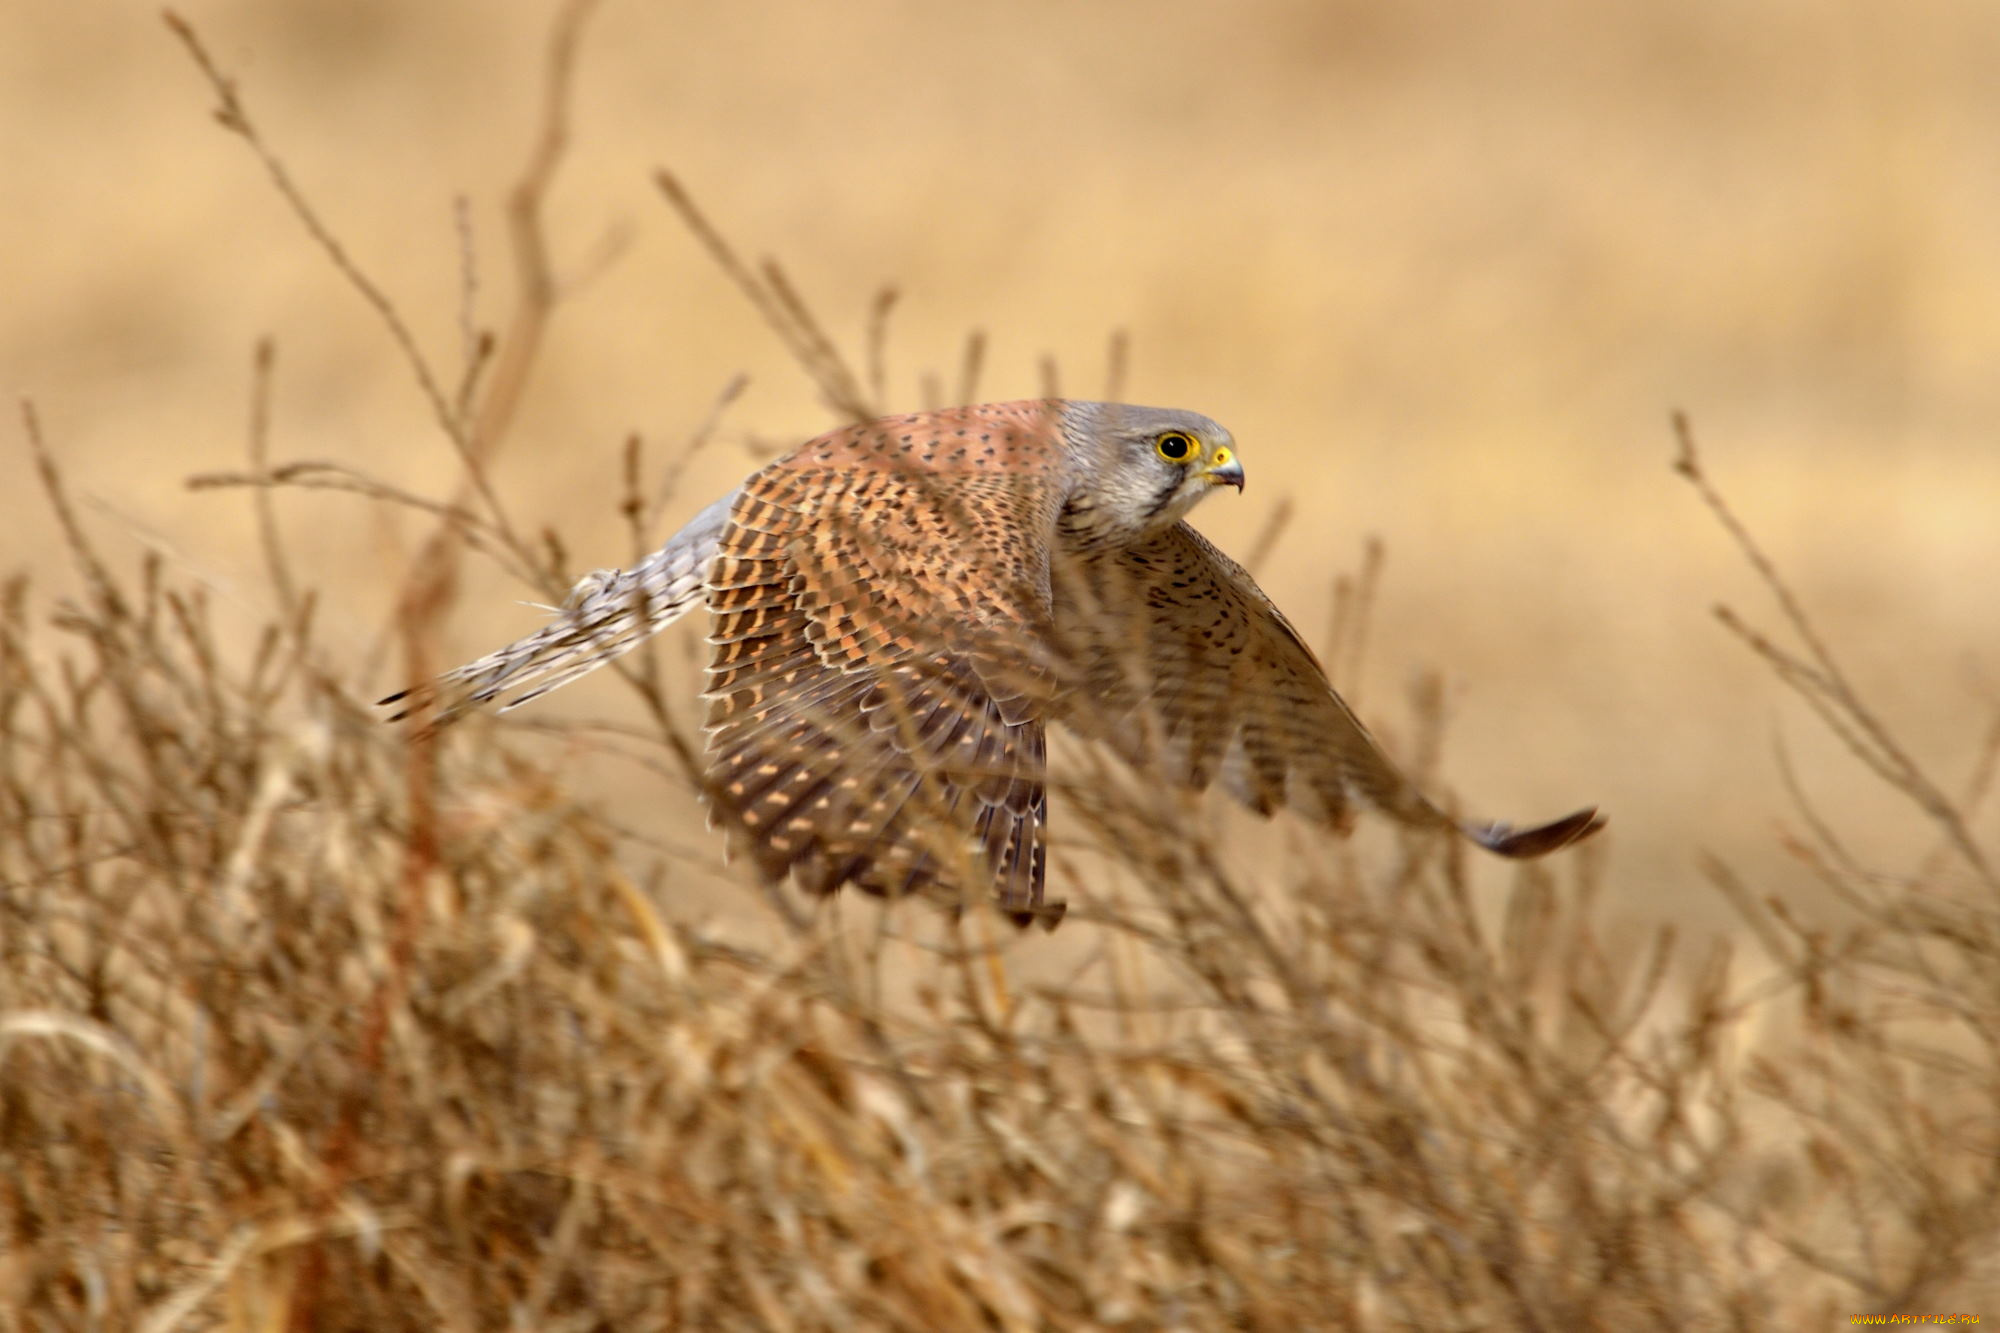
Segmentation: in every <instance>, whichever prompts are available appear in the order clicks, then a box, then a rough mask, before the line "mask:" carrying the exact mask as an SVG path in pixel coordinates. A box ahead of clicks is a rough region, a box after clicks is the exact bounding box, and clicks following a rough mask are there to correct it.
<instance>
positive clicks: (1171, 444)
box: [1153, 430, 1200, 463]
mask: <svg viewBox="0 0 2000 1333" xmlns="http://www.w3.org/2000/svg"><path fill="white" fill-rule="evenodd" d="M1153 447H1154V448H1155V449H1157V450H1159V451H1160V457H1162V458H1164V459H1166V460H1167V461H1168V462H1169V463H1185V462H1187V461H1188V460H1189V459H1190V458H1193V457H1194V456H1195V454H1197V453H1198V452H1200V451H1199V450H1198V449H1197V448H1196V447H1195V442H1194V437H1193V436H1192V435H1189V434H1187V433H1186V432H1185V431H1178V430H1170V431H1168V432H1167V433H1166V434H1165V435H1162V436H1161V437H1160V438H1159V439H1157V440H1155V441H1153Z"/></svg>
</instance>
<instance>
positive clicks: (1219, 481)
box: [1208, 458, 1243, 494]
mask: <svg viewBox="0 0 2000 1333" xmlns="http://www.w3.org/2000/svg"><path fill="white" fill-rule="evenodd" d="M1208 482H1209V485H1211V486H1234V487H1235V488H1236V490H1237V493H1238V494H1241V493H1242V491H1243V465H1242V464H1241V463H1239V462H1237V461H1236V460H1235V459H1233V458H1232V459H1230V460H1229V461H1228V462H1227V463H1224V464H1223V465H1222V466H1221V467H1213V468H1210V469H1209V470H1208Z"/></svg>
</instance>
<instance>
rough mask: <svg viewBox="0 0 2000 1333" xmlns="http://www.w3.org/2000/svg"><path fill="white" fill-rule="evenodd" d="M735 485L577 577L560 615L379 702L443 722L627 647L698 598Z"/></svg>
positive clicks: (515, 703)
mask: <svg viewBox="0 0 2000 1333" xmlns="http://www.w3.org/2000/svg"><path fill="white" fill-rule="evenodd" d="M737 494H738V492H737V491H731V492H730V493H729V494H727V495H725V496H723V497H722V498H721V499H720V500H717V501H716V502H715V503H714V504H712V505H710V506H709V507H708V508H706V509H704V510H702V511H701V513H699V514H697V515H695V517H694V519H693V520H692V521H691V522H689V523H688V525H687V526H686V527H684V528H682V529H681V530H680V531H679V532H677V533H675V534H674V535H673V536H672V537H671V538H669V539H668V540H667V544H666V545H665V546H662V547H661V548H660V549H659V550H657V551H655V552H653V554H651V555H649V556H647V557H646V558H645V559H644V560H642V561H640V562H639V563H638V564H636V565H634V566H633V567H632V568H630V569H614V570H604V571H599V572H598V573H596V574H592V575H590V576H588V577H587V578H585V579H584V580H583V581H582V582H580V583H578V584H577V586H576V588H575V589H574V590H573V591H572V592H571V593H570V596H569V600H568V602H566V603H565V604H564V606H563V608H562V610H561V613H560V614H559V616H558V618H557V619H555V620H553V621H551V622H550V623H549V624H547V625H544V626H543V627H542V628H541V629H539V630H536V631H535V632H534V633H533V634H530V635H528V636H527V637H525V638H521V639H516V640H515V641H514V642H513V643H510V644H508V645H507V646H506V647H505V648H501V649H499V650H497V651H495V652H491V653H488V654H487V655H486V656H484V657H482V658H480V659H479V660H478V661H476V662H468V663H466V664H465V665H464V666H462V667H457V668H455V669H453V670H451V671H447V672H445V673H444V674H443V675H442V676H439V677H438V678H437V679H436V680H434V681H432V682H430V683H429V684H426V685H419V686H416V687H415V688H413V689H408V690H403V691H400V692H399V693H396V694H392V695H390V696H389V697H388V698H386V699H384V700H382V701H381V703H382V705H384V706H387V705H390V704H401V705H402V707H401V708H400V709H398V710H397V711H396V712H395V713H393V714H391V715H390V717H389V720H390V721H391V722H394V721H396V720H398V719H400V718H404V717H408V716H409V715H410V714H412V713H418V712H429V713H430V714H431V726H432V727H441V726H444V725H445V724H446V723H448V722H451V721H454V720H455V719H457V718H459V717H462V716H464V715H465V714H466V713H468V712H470V711H471V710H473V709H474V708H477V707H479V706H480V705H481V704H485V703H490V702H492V701H493V700H494V699H496V698H498V697H499V696H500V695H502V694H504V693H506V692H507V691H509V690H513V691H516V693H515V694H514V695H513V697H512V698H510V699H508V700H507V701H506V702H505V703H503V704H501V705H500V708H499V711H500V712H503V713H504V712H506V711H507V710H508V709H510V708H519V707H520V706H521V705H522V704H524V703H527V702H528V701H529V700H530V699H539V698H541V697H542V696H543V695H544V694H547V693H548V692H549V691H550V690H553V689H556V688H557V687H558V686H562V685H567V684H569V682H571V681H573V680H575V679H576V678H577V677H578V676H581V675H583V674H584V673H586V672H589V671H595V670H596V669H597V668H598V667H601V666H603V665H604V664H605V663H606V662H609V661H610V660H611V659H612V658H614V657H618V656H621V655H623V654H625V653H629V652H631V651H632V650H633V649H634V648H636V647H638V646H639V645H640V644H641V643H643V642H645V640H646V639H647V638H648V637H649V636H651V635H654V634H657V633H659V632H660V631H661V630H663V629H665V628H666V627H667V626H668V625H671V624H673V623H674V621H676V620H678V619H680V618H681V617H682V616H683V615H685V614H687V613H688V612H689V611H690V610H692V609H694V608H695V607H697V606H699V605H701V601H702V581H703V578H704V577H705V576H706V574H707V572H708V562H709V561H710V560H712V559H713V558H714V557H715V552H716V548H717V543H718V542H719V540H720V539H721V536H722V529H723V527H724V525H725V524H726V523H727V522H728V520H729V510H730V507H731V506H732V505H734V504H735V503H736V496H737Z"/></svg>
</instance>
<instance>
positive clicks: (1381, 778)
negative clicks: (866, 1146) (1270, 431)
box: [382, 399, 1603, 926]
mask: <svg viewBox="0 0 2000 1333" xmlns="http://www.w3.org/2000/svg"><path fill="white" fill-rule="evenodd" d="M1243 478H1244V473H1243V463H1242V460H1241V459H1240V458H1239V457H1238V454H1237V447H1236V442H1235V440H1234V439H1233V438H1232V437H1231V436H1230V434H1229V432H1228V431H1226V430H1224V429H1223V428H1222V427H1221V426H1219V425H1217V424H1216V423H1215V422H1214V421H1211V420H1210V419H1209V418H1207V417H1205V416H1201V415H1199V414H1197V413H1194V412H1186V411H1177V410H1171V409H1164V408H1150V407H1130V406H1125V405H1122V404H1117V403H1095V402H1072V401H1063V400H1053V399H1047V400H1032V401H1025V402H1012V403H993V404H986V405H982V406H974V407H957V408H951V409H947V410H944V411H937V412H924V413H919V414H916V415H911V416H898V417H887V418H884V419H882V420H879V421H873V422H869V423H866V424H863V425H854V426H848V427H845V428H843V429H840V430H835V431H832V432H829V433H828V434H825V435H822V436H820V437H818V438H817V439H813V440H809V441H807V442H806V443H805V444H803V445H801V446H799V447H798V448H797V449H795V450H794V451H792V452H791V453H790V454H788V455H786V456H784V457H782V458H779V459H778V460H776V461H775V462H772V463H770V464H768V465H767V466H765V467H763V468H761V469H759V470H758V471H757V472H755V473H754V474H752V475H751V476H750V477H749V479H748V480H746V481H745V482H744V483H743V484H742V485H741V486H739V487H738V488H737V489H736V490H734V491H731V492H730V493H729V494H727V495H725V496H723V497H722V498H721V499H719V500H717V501H716V502H715V503H714V504H711V505H710V506H708V508H706V509H704V510H703V511H702V512H701V513H700V514H698V515H696V516H695V518H694V520H693V521H692V522H690V523H689V524H688V525H687V526H686V527H685V528H683V529H682V530H681V531H680V532H679V533H677V534H676V535H675V536H674V537H673V538H672V540H670V541H668V542H667V544H666V545H665V546H663V547H661V548H660V549H659V550H658V551H656V552H654V553H653V554H652V555H651V556H649V557H647V558H646V559H645V560H644V561H641V562H640V563H639V564H637V565H635V566H634V567H633V568H631V569H628V570H613V571H607V572H601V573H598V574H595V575H592V576H590V577H589V578H587V579H585V580H584V581H583V582H582V583H580V584H579V585H578V588H577V590H576V592H574V593H572V595H571V597H570V600H569V603H568V605H567V606H566V607H565V608H564V609H563V610H562V612H561V613H560V615H559V617H558V618H557V619H556V620H555V621H553V622H552V623H550V624H548V625H546V626H545V627H543V628H542V629H540V630H538V631H536V632H535V633H533V634H531V635H529V636H527V637H526V638H523V639H521V640H519V641H517V642H515V643H512V644H509V645H508V646H507V647H505V648H502V649H500V650H499V651H498V652H494V653H490V654H488V655H487V656H485V657H482V658H480V659H479V660H478V661H476V662H472V663H469V664H467V665H465V666H462V667H459V668H458V669H457V670H455V671H451V672H448V673H447V674H445V675H444V676H441V677H439V678H438V679H437V680H436V681H435V682H433V683H432V684H430V685H428V686H423V687H419V688H418V689H416V690H413V691H405V692H403V693H402V694H397V695H392V696H390V698H388V699H385V700H383V701H382V702H383V703H384V704H385V705H387V704H396V703H401V704H403V708H402V711H400V712H397V713H396V714H395V717H398V718H400V717H404V716H408V715H410V714H411V713H412V712H417V711H424V712H427V713H428V714H429V716H430V718H431V720H432V723H433V725H439V724H442V723H445V722H449V721H450V720H452V719H453V718H455V717H457V716H459V715H461V714H462V713H464V712H465V711H467V710H469V709H471V708H473V707H476V706H477V705H480V704H484V703H488V702H490V701H492V700H494V699H496V698H499V697H500V696H501V695H503V694H510V695H511V697H509V698H508V699H506V701H505V702H503V703H502V704H501V708H503V709H506V708H513V707H516V706H518V705H520V704H523V703H526V702H527V701H528V700H530V699H533V698H536V697H538V696H539V695H542V694H545V693H547V692H548V691H549V690H552V689H555V688H556V687H557V686H559V685H563V684H566V683H567V682H569V681H571V680H574V679H576V677H578V676H580V675H582V674H584V673H585V672H587V671H590V670H592V669H594V668H596V667H599V666H601V665H603V664H604V663H605V662H608V661H610V660H611V659H612V658H614V657H617V656H618V655H619V654H621V653H624V652H627V651H629V650H630V649H631V648H633V647H634V646H635V645H637V644H638V643H639V642H641V641H642V640H643V639H645V638H646V637H647V636H648V635H651V634H654V633H656V632H658V631H659V630H661V629H662V628H664V627H665V626H666V625H668V624H669V623H671V622H672V621H674V620H675V619H677V618H678V617H680V616H681V615H683V614H684V613H686V612H688V611H690V610H692V609H694V608H695V607H696V606H701V607H704V608H705V609H706V610H707V611H708V614H709V636H708V641H709V644H710V645H711V647H712V654H711V658H710V662H709V666H708V688H707V691H706V694H705V697H706V699H707V700H708V724H707V731H708V746H707V759H706V772H705V774H704V777H703V789H704V797H705V799H706V800H707V802H708V804H709V807H710V813H711V818H712V819H713V820H714V822H717V823H720V824H722V825H723V826H724V827H725V828H726V829H727V830H728V832H729V834H730V836H731V843H732V845H733V846H735V847H737V848H740V849H742V850H744V851H747V852H748V853H749V854H750V855H751V856H753V857H754V858H755V860H756V862H757V864H758V866H759V868H760V869H761V870H762V871H763V873H764V874H765V875H766V876H768V877H770V879H772V880H773V881H776V880H780V879H783V878H784V877H786V876H787V875H790V876H792V877H793V878H795V879H796V881H797V882H799V883H800V884H801V885H803V886H804V887H806V888H808V889H810V890H813V891H816V892H820V893H831V892H833V891H834V890H836V889H838V888H840V887H841V886H843V885H846V884H852V885H854V886H856V887H858V888H861V889H864V890H867V891H870V892H874V893H879V894H884V895H890V896H895V895H900V894H905V893H910V892H917V891H921V892H924V893H926V894H927V895H930V896H936V897H941V898H945V899H948V900H953V901H959V900H963V899H971V898H977V897H983V896H986V895H987V894H989V893H990V894H991V896H992V897H993V898H995V899H997V902H998V905H999V907H1000V908H1001V910H1003V911H1005V912H1007V913H1009V914H1010V915H1012V916H1013V917H1014V919H1015V920H1016V921H1019V922H1022V923H1026V922H1028V921H1031V920H1039V921H1041V922H1042V923H1043V924H1046V925H1050V926H1053V924H1054V922H1055V921H1056V920H1057V919H1059V918H1060V916H1061V911H1062V908H1061V905H1060V904H1059V903H1054V902H1046V901H1044V896H1043V877H1044V874H1043V871H1044V857H1043V842H1042V832H1043V824H1044V817H1045V812H1046V808H1047V799H1046V796H1045V793H1044V783H1043V769H1044V755H1045V748H1044V733H1045V728H1046V727H1047V725H1048V724H1049V723H1050V722H1060V723H1062V724H1064V725H1066V726H1069V727H1071V728H1073V729H1075V730H1077V731H1079V732H1081V733H1083V734H1084V735H1086V736H1088V737H1091V738H1093V739H1096V740H1098V741H1101V742H1103V743H1105V744H1107V745H1108V746H1110V747H1111V748H1112V749H1113V750H1114V751H1115V752H1117V753H1119V754H1120V755H1121V756H1122V757H1124V758H1125V759H1127V760H1129V761H1130V762H1131V763H1133V764H1134V765H1135V766H1139V767H1140V768H1141V769H1142V770H1143V771H1147V772H1160V773H1164V774H1166V775H1168V776H1170V777H1171V778H1172V779H1173V780H1174V781H1175V782H1177V783H1180V784H1182V785H1185V786H1187V787H1191V788H1196V789H1200V788H1205V787H1207V786H1209V785H1211V784H1212V783H1216V782H1220V783H1221V784H1222V785H1223V786H1224V787H1225V788H1227V789H1228V790H1229V791H1230V792H1231V793H1233V794H1234V795H1235V796H1236V797H1238V798H1239V799H1241V800H1242V801H1243V802H1245V803H1246V804H1248V805H1249V806H1250V807H1252V808H1253V809H1255V810H1257V811H1259V812H1260V813H1264V814H1269V813H1270V812H1272V811H1274V810H1276V809H1278V808H1279V807H1281V806H1289V807H1291V808H1293V809H1295V810H1297V811H1299V812H1301V813H1303V814H1304V815H1305V816H1306V817H1307V818H1308V819H1311V820H1313V821H1316V822H1318V823H1321V824H1324V825H1326V826H1329V827H1331V828H1333V829H1335V830H1339V831H1344V830H1345V829H1346V828H1347V827H1348V825H1349V824H1350V823H1351V820H1352V817H1353V812H1354V811H1355V810H1356V808H1369V809H1374V810H1377V811H1380V812H1382V813H1384V814H1386V815H1388V816H1390V817H1391V818H1392V819H1395V820H1397V821H1400V822H1402V823H1404V824H1408V825H1412V826H1418V827H1438V828H1456V829H1457V830H1458V831H1459V832H1460V833H1462V834H1463V835H1465V836H1467V837H1469V838H1471V839H1472V840H1473V841H1474V842H1476V843H1478V844H1479V845H1480V846H1482V847H1485V848H1487V849H1489V850H1490V851H1494V852H1497V853H1499V854H1501V855H1503V856H1512V857H1531V856H1541V855H1543V854H1545V853H1547V852H1551V851H1554V850H1556V849H1558V848H1560V847H1564V846H1567V845H1568V844H1570V843H1573V842H1576V841H1577V840H1579V839H1581V838H1584V837H1586V836H1588V835H1589V834H1591V833H1593V832H1595V831H1596V830H1597V829H1598V828H1599V827H1601V825H1602V823H1603V820H1602V819H1601V818H1600V817H1599V816H1598V815H1597V813H1596V811H1595V810H1594V809H1586V810H1581V811H1578V812H1577V813H1575V814H1572V815H1569V816H1567V817H1565V818H1563V819H1559V820H1556V821H1554V822H1552V823H1549V824H1543V825H1538V826H1534V827H1529V828H1516V827H1513V826H1511V825H1508V824H1502V823H1481V822H1464V823H1460V822H1458V821H1455V820H1453V819H1452V818H1451V817H1450V816H1448V815H1446V814H1445V813H1444V812H1443V811H1442V810H1440V809H1439V808H1438V807H1437V806H1436V805H1434V804H1432V803H1431V802H1430V801H1429V800H1428V799H1426V798H1425V797H1424V795H1423V794H1422V793H1421V792H1419V791H1418V790H1417V789H1416V788H1415V786H1413V785H1412V784H1411V783H1410V782H1409V780H1407V779H1406V778H1405V777H1404V776H1403V774H1402V773H1401V772H1399V771H1398V770H1397V768H1396V767H1395V765H1394V764H1392V763H1391V762H1390V761H1389V759H1388V757H1387V756H1386V755H1385V754H1384V753H1383V752H1382V749H1381V747H1380V746H1378V745H1377V744H1376V742H1375V740H1374V738H1372V737H1371V736H1370V735H1369V734H1368V731H1367V729H1366V728H1364V727H1363V726H1362V725H1361V723H1360V721H1359V720H1358V719H1357V718H1356V717H1355V716H1354V714H1353V713H1352V712H1351V711H1349V709H1348V707H1347V705H1346V704H1345V703H1344V702H1343V701H1342V700H1341V698H1340V696H1339V695H1337V694H1335V693H1334V690H1333V687H1332V686H1331V685H1329V684H1328V682H1327V678H1326V673H1325V671H1324V670H1323V669H1322V668H1321V666H1320V664H1319V662H1318V661H1317V660H1316V659H1315V658H1314V656H1313V653H1312V650H1311V649H1310V648H1308V647H1307V646H1306V644H1305V642H1304V640H1302V639H1301V638H1300V637H1299V635H1298V632H1297V631H1296V630H1294V629H1293V628H1292V626H1291V624H1290V623H1289V622H1288V621H1286V619H1285V617H1284V616H1283V615H1282V614H1280V613H1279V611H1278V609H1277V607H1276V606H1274V605H1272V603H1271V601H1270V599H1269V598H1267V597H1266V596H1265V595H1264V594H1263V592H1262V591H1261V590H1260V589H1259V588H1258V587H1257V585H1256V584H1255V583H1254V582H1252V580H1251V578H1250V575H1249V574H1248V573H1246V572H1245V571H1244V569H1243V568H1242V567H1241V566H1240V565H1238V564H1236V563H1235V562H1234V561H1233V560H1231V559H1230V558H1229V557H1228V556H1226V555H1224V554H1222V553H1221V552H1220V551H1218V550H1216V549H1215V547H1213V546H1211V545H1210V544H1209V543H1208V542H1207V541H1206V540H1204V539H1203V538H1202V537H1201V535H1200V534H1199V533H1197V532H1196V531H1195V530H1194V529H1193V528H1191V527H1189V526H1188V525H1187V523H1186V522H1185V518H1186V515H1187V513H1188V511H1189V510H1191V509H1193V508H1194V506H1195V505H1196V504H1198V503H1200V502H1201V500H1203V499H1204V498H1205V497H1207V496H1209V495H1211V494H1213V493H1214V492H1215V491H1216V490H1217V489H1218V488H1219V487H1224V486H1228V487H1234V488H1236V489H1237V490H1239V491H1240V490H1241V489H1242V488H1243Z"/></svg>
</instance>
